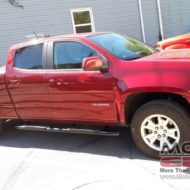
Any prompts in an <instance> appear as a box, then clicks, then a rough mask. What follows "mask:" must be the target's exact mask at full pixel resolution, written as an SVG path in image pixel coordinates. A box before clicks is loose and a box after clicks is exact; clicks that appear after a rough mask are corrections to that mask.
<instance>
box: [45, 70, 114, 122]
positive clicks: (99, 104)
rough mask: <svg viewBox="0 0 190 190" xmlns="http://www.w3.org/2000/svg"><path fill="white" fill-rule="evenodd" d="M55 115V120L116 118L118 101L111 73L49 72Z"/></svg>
mask: <svg viewBox="0 0 190 190" xmlns="http://www.w3.org/2000/svg"><path fill="white" fill-rule="evenodd" d="M47 76H48V79H50V80H51V79H54V80H55V81H54V84H52V83H51V82H50V84H49V87H48V90H49V94H50V97H51V106H52V110H53V117H54V119H56V120H71V121H72V120H73V121H74V120H78V121H90V120H97V121H114V120H115V119H116V118H115V104H114V97H113V91H112V78H111V77H110V76H109V74H103V73H101V72H86V71H68V72H65V71H55V72H48V73H47Z"/></svg>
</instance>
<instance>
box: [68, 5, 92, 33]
mask: <svg viewBox="0 0 190 190" xmlns="http://www.w3.org/2000/svg"><path fill="white" fill-rule="evenodd" d="M71 17H72V22H73V29H74V33H85V32H94V31H95V27H94V18H93V13H92V9H91V8H84V9H71Z"/></svg>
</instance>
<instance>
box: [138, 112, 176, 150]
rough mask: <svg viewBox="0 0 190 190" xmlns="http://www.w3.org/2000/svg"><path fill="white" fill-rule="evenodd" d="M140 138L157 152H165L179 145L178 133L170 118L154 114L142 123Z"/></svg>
mask: <svg viewBox="0 0 190 190" xmlns="http://www.w3.org/2000/svg"><path fill="white" fill-rule="evenodd" d="M141 136H142V138H143V140H144V142H145V143H146V144H147V145H148V146H149V147H150V148H152V149H154V150H157V151H167V150H171V149H173V148H174V147H175V146H176V145H177V144H178V143H179V140H180V131H179V127H178V126H177V124H176V123H175V122H174V121H173V120H172V119H171V118H170V117H168V116H165V115H161V114H154V115H151V116H149V117H147V118H145V119H144V121H143V122H142V124H141Z"/></svg>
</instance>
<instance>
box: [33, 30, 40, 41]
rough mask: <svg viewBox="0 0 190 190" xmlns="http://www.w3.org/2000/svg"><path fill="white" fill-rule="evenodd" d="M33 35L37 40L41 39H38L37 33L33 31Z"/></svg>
mask: <svg viewBox="0 0 190 190" xmlns="http://www.w3.org/2000/svg"><path fill="white" fill-rule="evenodd" d="M33 34H34V36H35V37H36V39H39V38H38V35H37V34H36V32H35V31H33Z"/></svg>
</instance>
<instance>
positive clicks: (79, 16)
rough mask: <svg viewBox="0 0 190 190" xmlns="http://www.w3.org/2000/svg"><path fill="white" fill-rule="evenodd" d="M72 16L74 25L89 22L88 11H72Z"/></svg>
mask: <svg viewBox="0 0 190 190" xmlns="http://www.w3.org/2000/svg"><path fill="white" fill-rule="evenodd" d="M73 17H74V21H75V24H76V25H77V24H87V23H91V19H90V12H89V11H80V12H73Z"/></svg>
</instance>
